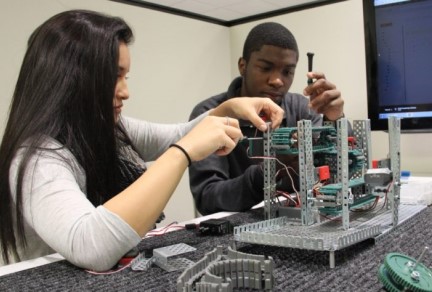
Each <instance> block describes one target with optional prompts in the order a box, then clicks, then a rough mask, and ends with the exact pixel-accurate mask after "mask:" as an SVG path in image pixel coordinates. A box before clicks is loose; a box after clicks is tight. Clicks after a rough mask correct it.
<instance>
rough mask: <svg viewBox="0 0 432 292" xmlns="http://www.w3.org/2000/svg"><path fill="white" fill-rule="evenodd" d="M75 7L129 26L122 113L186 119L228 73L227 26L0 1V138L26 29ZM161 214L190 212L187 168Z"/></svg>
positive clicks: (83, 1) (94, 6)
mask: <svg viewBox="0 0 432 292" xmlns="http://www.w3.org/2000/svg"><path fill="white" fill-rule="evenodd" d="M77 8H80V9H91V10H97V11H100V12H105V13H108V14H111V15H116V16H121V17H123V18H124V19H125V20H126V21H127V22H128V23H129V24H130V25H131V26H132V28H133V29H134V33H135V39H136V40H135V43H134V44H133V45H132V46H131V58H132V66H131V72H130V74H129V76H130V79H129V87H130V88H129V91H130V94H131V97H130V99H129V100H128V101H127V102H126V103H125V109H124V112H123V113H124V114H125V115H129V116H133V117H137V118H141V119H145V120H149V121H155V122H162V123H170V122H182V121H187V120H188V117H189V114H190V112H191V110H192V108H193V106H194V105H195V104H196V103H198V101H201V100H202V99H204V98H207V97H208V96H210V95H213V94H215V93H218V92H221V91H223V90H224V89H225V88H226V86H227V84H228V82H229V81H230V80H231V76H230V74H229V68H230V67H229V66H230V63H229V62H230V51H229V29H228V28H226V27H223V26H218V25H214V24H210V23H206V22H202V21H197V20H192V19H189V18H184V17H180V16H174V15H170V14H166V13H161V12H156V11H152V10H148V9H143V8H139V7H135V6H129V5H124V4H120V3H115V2H111V1H107V0H92V1H88V0H57V1H54V0H38V1H33V0H18V1H12V0H11V1H0V38H1V39H2V45H1V47H0V53H1V54H0V55H1V56H2V57H1V58H0V67H1V68H2V70H0V88H1V95H0V135H1V137H2V135H3V131H4V127H5V123H6V120H7V111H8V108H9V104H10V101H11V96H12V94H13V90H14V86H15V83H16V79H17V76H18V72H19V69H20V66H21V61H22V58H23V56H24V52H25V46H26V42H27V39H28V37H29V35H30V34H31V32H32V31H33V30H34V29H35V28H36V27H37V26H38V25H40V24H41V23H42V22H43V21H45V20H46V19H48V18H49V17H50V16H52V15H54V14H56V13H58V12H61V11H64V10H69V9H77ZM197 36H199V37H197ZM198 40H199V41H198ZM41 106H43V104H42V105H41ZM143 212H145V208H144V207H143ZM165 213H166V215H167V218H166V220H165V221H164V223H165V224H168V223H170V222H172V221H174V220H177V221H185V220H188V219H190V218H193V217H194V216H195V212H194V207H193V199H192V195H191V194H190V190H189V179H188V174H187V172H186V173H185V175H184V176H183V179H182V181H181V183H180V185H179V187H178V188H177V190H176V192H175V193H174V195H173V197H172V199H171V201H170V202H169V204H168V206H167V207H166V209H165Z"/></svg>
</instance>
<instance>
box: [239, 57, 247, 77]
mask: <svg viewBox="0 0 432 292" xmlns="http://www.w3.org/2000/svg"><path fill="white" fill-rule="evenodd" d="M238 70H239V73H240V75H241V76H244V75H245V72H246V60H245V59H244V58H243V57H240V58H239V60H238Z"/></svg>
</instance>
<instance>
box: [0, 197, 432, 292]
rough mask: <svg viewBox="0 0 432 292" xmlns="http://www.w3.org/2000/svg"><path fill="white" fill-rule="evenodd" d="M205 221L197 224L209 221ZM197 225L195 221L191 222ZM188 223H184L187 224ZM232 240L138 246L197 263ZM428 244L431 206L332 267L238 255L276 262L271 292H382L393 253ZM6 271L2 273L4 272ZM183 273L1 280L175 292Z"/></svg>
mask: <svg viewBox="0 0 432 292" xmlns="http://www.w3.org/2000/svg"><path fill="white" fill-rule="evenodd" d="M218 215H219V216H225V215H229V216H228V217H227V219H228V220H229V221H230V222H231V223H233V224H234V225H242V224H245V223H252V222H256V221H259V220H262V219H263V211H262V209H254V210H250V211H248V212H244V213H237V214H231V213H226V214H224V213H221V214H217V215H215V216H218ZM205 219H208V217H204V218H201V219H198V220H205ZM191 222H194V221H191ZM185 223H186V222H185ZM231 241H232V236H231V235H223V236H198V235H196V234H195V233H194V232H193V231H191V230H180V231H175V232H170V233H167V234H165V235H163V236H158V237H152V238H147V239H145V240H143V241H142V242H141V243H140V244H139V249H140V250H142V251H144V250H148V249H154V248H159V247H164V246H168V245H172V244H176V243H180V242H183V243H186V244H188V245H190V246H193V247H195V248H196V249H197V250H196V251H194V252H191V253H187V254H184V255H182V256H183V257H185V258H188V259H190V260H192V261H194V262H196V261H198V260H200V259H201V258H202V257H203V256H204V255H205V253H206V252H209V251H211V250H213V249H214V248H215V246H217V245H222V246H228V245H229V244H230V243H231ZM425 245H428V246H432V208H431V207H430V206H429V207H427V208H425V209H424V210H423V211H421V212H420V213H419V214H418V215H416V216H414V217H413V218H411V219H410V220H407V221H406V222H405V223H404V224H403V225H401V226H398V227H397V228H395V229H394V230H393V231H391V232H388V233H387V235H386V236H384V237H381V238H380V240H378V241H374V240H367V241H364V242H361V243H359V244H356V245H353V246H351V247H348V248H345V249H342V250H340V251H338V252H337V253H336V255H335V260H336V267H335V268H334V269H330V268H329V264H328V254H327V252H324V251H311V250H300V249H295V248H283V247H275V246H264V245H256V244H246V243H238V244H237V247H238V249H239V250H240V251H242V252H246V253H251V254H258V255H267V256H271V257H273V259H274V261H275V268H274V277H275V283H274V290H273V291H308V290H310V291H384V290H383V288H382V287H383V286H382V284H381V282H380V281H379V280H378V277H377V273H378V268H379V266H380V265H381V263H382V262H383V259H384V257H385V255H386V254H387V253H389V252H400V253H403V254H406V255H408V256H410V257H413V258H417V257H418V256H419V255H420V253H421V252H422V250H423V247H424V246H425ZM422 262H423V264H425V265H426V266H428V267H431V266H432V254H431V253H430V252H429V253H428V254H426V255H425V256H424V257H423V261H422ZM1 270H3V268H1V269H0V272H1ZM180 274H181V271H176V272H171V273H169V272H165V271H164V270H162V269H160V268H159V267H156V266H152V267H151V268H150V269H149V270H148V271H146V272H134V271H132V270H130V269H125V270H123V271H121V272H119V273H116V274H111V275H93V274H90V273H87V272H86V271H84V270H82V269H79V268H77V267H75V266H73V265H71V264H70V263H68V262H67V261H65V260H60V261H56V262H52V263H49V264H45V265H41V266H37V267H33V268H29V269H26V270H21V271H15V272H13V273H10V274H4V275H3V276H0V290H1V291H7V290H12V291H35V290H36V291H41V290H43V291H89V290H91V291H119V290H122V291H176V281H177V278H178V277H179V275H180Z"/></svg>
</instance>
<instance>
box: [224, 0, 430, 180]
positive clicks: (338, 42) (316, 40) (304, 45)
mask: <svg viewBox="0 0 432 292" xmlns="http://www.w3.org/2000/svg"><path fill="white" fill-rule="evenodd" d="M265 21H276V22H279V23H281V24H283V25H285V26H286V27H287V28H288V29H289V30H290V31H291V32H292V33H293V34H294V36H295V37H296V39H297V43H298V46H299V50H300V59H299V63H298V67H297V69H296V77H295V80H294V83H293V85H292V87H291V91H293V92H300V93H301V92H303V88H304V87H305V85H306V77H305V76H306V72H307V57H306V53H307V52H314V53H315V56H314V70H317V71H322V72H325V74H326V77H327V79H329V80H330V81H332V82H333V83H335V84H336V85H337V87H338V88H339V90H340V91H341V92H342V96H343V98H344V100H345V115H346V116H347V117H348V118H349V119H351V120H354V119H366V118H367V93H366V67H365V50H364V34H363V6H362V0H348V1H344V2H340V3H335V4H330V5H325V6H321V7H317V8H313V9H308V10H303V11H299V12H295V13H288V14H285V15H282V16H277V17H272V18H268V19H265V20H260V21H256V22H252V23H247V24H242V25H238V26H235V27H233V28H232V29H231V31H230V34H231V36H230V39H231V56H232V60H231V74H232V75H233V76H237V75H238V70H237V60H238V58H239V57H240V56H241V53H242V48H243V42H244V39H245V38H246V35H247V33H248V32H249V31H250V29H251V28H252V27H253V26H255V25H256V24H258V23H261V22H265ZM431 144H432V134H402V136H401V163H402V169H406V170H411V171H412V173H413V174H416V175H428V176H431V175H432V167H431V165H432V155H431V154H430V153H431V151H430V149H429V147H430V145H431ZM387 153H388V135H387V133H385V132H380V131H374V132H372V157H373V158H377V159H381V158H384V157H386V156H387Z"/></svg>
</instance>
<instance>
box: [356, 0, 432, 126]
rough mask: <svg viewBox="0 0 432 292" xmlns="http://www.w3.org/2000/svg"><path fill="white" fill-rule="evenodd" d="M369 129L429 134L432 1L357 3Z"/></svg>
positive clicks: (367, 0) (370, 0)
mask: <svg viewBox="0 0 432 292" xmlns="http://www.w3.org/2000/svg"><path fill="white" fill-rule="evenodd" d="M363 10H364V11H363V15H364V24H365V44H366V69H367V70H366V71H367V85H368V117H369V119H370V120H371V128H372V130H387V118H388V117H389V116H397V117H400V118H401V128H402V131H404V132H409V131H411V132H432V0H417V1H406V0H375V1H374V0H363Z"/></svg>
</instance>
